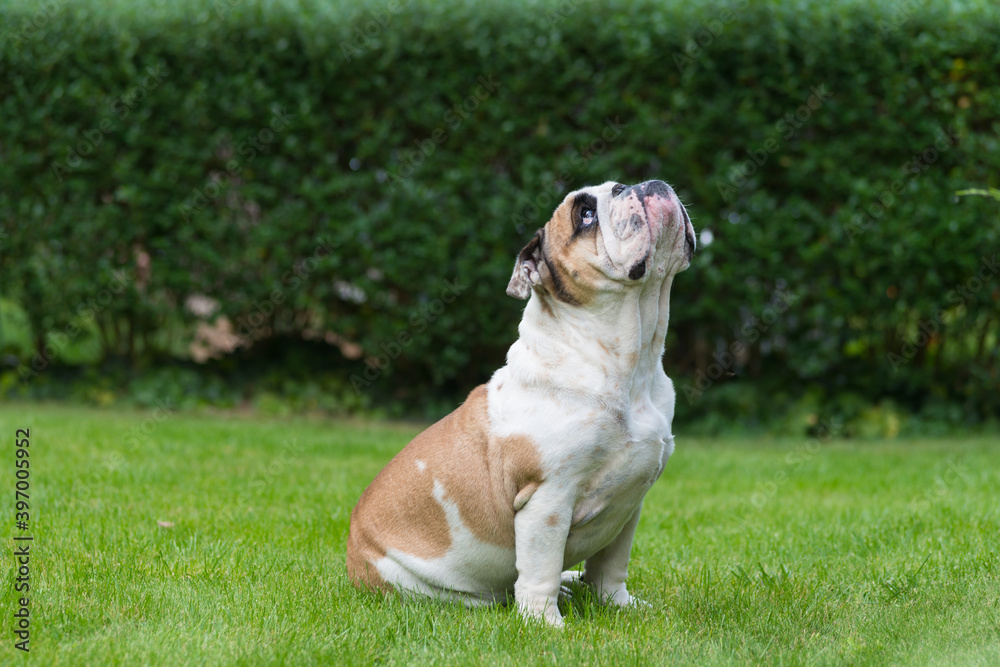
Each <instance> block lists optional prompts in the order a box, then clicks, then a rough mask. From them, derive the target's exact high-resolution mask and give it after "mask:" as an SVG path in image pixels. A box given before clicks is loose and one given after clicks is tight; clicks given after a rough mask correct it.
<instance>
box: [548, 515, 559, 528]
mask: <svg viewBox="0 0 1000 667" xmlns="http://www.w3.org/2000/svg"><path fill="white" fill-rule="evenodd" d="M545 523H546V525H549V526H552V527H555V526H558V525H559V515H558V514H556V513H555V512H553V513H552V514H550V515H549V516H548V518H547V519H545Z"/></svg>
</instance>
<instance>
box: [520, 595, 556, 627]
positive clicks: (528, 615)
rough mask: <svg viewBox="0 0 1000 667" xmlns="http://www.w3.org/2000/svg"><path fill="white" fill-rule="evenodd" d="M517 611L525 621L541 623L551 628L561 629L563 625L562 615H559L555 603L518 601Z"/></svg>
mask: <svg viewBox="0 0 1000 667" xmlns="http://www.w3.org/2000/svg"><path fill="white" fill-rule="evenodd" d="M517 610H518V612H520V614H521V616H522V617H523V618H524V619H525V620H526V621H528V620H537V621H542V622H544V623H545V624H546V625H548V626H549V627H552V628H562V627H563V626H564V625H565V622H564V621H563V617H562V614H560V613H559V607H557V606H556V604H555V602H550V601H548V600H540V601H537V602H529V601H522V600H518V602H517Z"/></svg>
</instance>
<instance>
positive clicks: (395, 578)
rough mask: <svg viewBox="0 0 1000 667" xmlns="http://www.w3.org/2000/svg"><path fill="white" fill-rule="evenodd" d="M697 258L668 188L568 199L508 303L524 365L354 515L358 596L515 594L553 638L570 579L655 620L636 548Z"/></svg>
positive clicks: (488, 390)
mask: <svg viewBox="0 0 1000 667" xmlns="http://www.w3.org/2000/svg"><path fill="white" fill-rule="evenodd" d="M694 249H695V234H694V227H693V226H692V224H691V219H690V218H689V217H688V213H687V211H686V210H685V208H684V206H683V205H682V204H681V202H680V200H679V199H678V198H677V195H676V194H675V193H674V191H673V189H672V188H671V187H670V186H669V185H667V184H666V183H664V182H663V181H658V180H653V181H646V182H643V183H639V184H637V185H631V186H628V185H623V184H621V183H615V182H607V183H604V184H603V185H598V186H594V187H586V188H583V189H580V190H577V191H575V192H571V193H570V194H568V195H567V196H566V198H565V199H564V200H563V201H562V203H561V204H560V205H559V206H558V207H557V208H556V210H555V213H554V214H553V215H552V218H551V220H549V221H548V222H547V223H546V224H545V225H544V226H543V227H542V228H541V229H539V230H538V231H537V232H536V233H535V235H534V237H533V238H532V239H531V241H530V242H529V243H528V244H527V245H526V246H525V247H524V249H523V250H521V252H520V254H519V255H518V257H517V261H516V262H515V264H514V272H513V275H512V276H511V279H510V283H509V284H508V286H507V294H509V295H510V296H513V297H516V298H518V299H528V303H527V305H526V306H525V309H524V313H523V317H522V319H521V323H520V325H519V327H518V333H519V337H518V340H517V341H516V342H515V343H514V344H513V345H512V346H511V348H510V350H509V352H508V354H507V364H506V365H505V366H504V367H503V368H501V369H500V370H498V371H496V372H495V373H494V374H493V376H492V378H491V379H490V381H489V382H488V383H487V384H485V385H481V386H479V387H477V388H476V389H474V390H473V391H472V393H470V394H469V396H468V398H467V399H466V401H465V402H464V403H463V404H462V405H461V406H459V407H458V408H457V409H456V410H455V411H454V412H452V413H451V414H449V415H448V416H447V417H445V418H443V419H442V420H441V421H439V422H437V423H436V424H434V425H433V426H431V427H430V428H428V429H427V430H426V431H424V432H423V433H421V434H420V435H418V436H417V437H416V438H414V439H413V441H412V442H410V443H409V444H408V445H407V446H406V447H405V448H404V449H403V450H402V451H401V452H400V453H399V454H398V455H397V456H396V457H395V458H393V459H392V461H390V462H389V464H388V465H386V467H385V468H384V469H383V470H382V471H381V472H380V473H379V474H378V476H377V477H376V478H375V480H374V481H373V482H372V483H371V485H370V486H368V488H367V489H366V490H365V491H364V493H363V494H362V495H361V498H360V500H359V501H358V504H357V506H356V507H355V508H354V510H353V511H352V512H351V524H350V532H349V535H348V542H347V571H348V574H349V576H350V578H351V579H352V581H353V582H354V583H355V585H357V586H359V587H362V588H370V589H377V590H382V591H387V592H388V591H392V590H395V591H398V592H400V593H403V594H405V595H421V596H431V597H436V598H443V599H450V600H457V601H461V602H463V603H465V604H467V605H470V606H478V605H487V604H494V603H501V602H505V601H506V600H507V599H508V595H509V594H510V593H511V592H513V597H514V601H515V602H516V605H517V608H518V610H519V611H520V613H521V614H522V615H523V616H525V617H526V618H535V619H541V620H544V621H545V622H546V623H548V624H550V625H553V626H562V625H563V619H562V615H561V614H560V612H559V609H558V606H557V601H558V597H559V594H560V591H562V590H565V589H564V587H563V584H564V583H566V582H567V581H568V580H570V579H580V580H582V581H583V582H585V583H586V584H589V585H590V586H592V587H593V588H594V590H595V591H596V592H597V594H598V595H599V596H600V598H601V599H602V600H604V601H606V602H608V603H610V604H614V605H621V606H626V605H630V604H635V603H639V602H640V601H639V600H637V598H635V597H633V596H632V595H631V594H630V593H629V591H628V589H627V588H626V586H625V579H626V576H627V566H628V561H629V556H630V553H631V550H632V539H633V535H634V533H635V529H636V524H637V523H638V521H639V512H640V511H641V509H642V501H643V497H644V496H645V495H646V492H647V491H648V490H649V488H650V487H651V486H652V484H653V482H655V481H656V480H657V479H658V478H659V476H660V474H661V473H662V472H663V467H664V465H665V464H666V463H667V459H668V458H669V457H670V455H671V454H672V453H673V450H674V438H673V434H672V431H671V421H672V420H673V416H674V388H673V383H672V382H671V381H670V379H669V378H668V377H667V375H666V373H664V371H663V363H662V356H663V345H664V342H663V341H664V336H665V335H666V333H667V319H668V315H669V310H670V286H671V283H672V282H673V278H674V276H675V275H676V274H677V273H679V272H680V271H683V270H684V269H686V268H687V267H688V266H689V265H690V263H691V257H692V254H693V252H694ZM581 562H583V563H584V570H583V572H582V574H581V573H578V572H564V570H565V569H567V568H570V567H573V566H574V565H576V564H578V563H581Z"/></svg>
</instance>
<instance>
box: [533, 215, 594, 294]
mask: <svg viewBox="0 0 1000 667" xmlns="http://www.w3.org/2000/svg"><path fill="white" fill-rule="evenodd" d="M575 229H576V223H575V222H574V221H573V202H572V200H571V199H570V198H569V197H567V199H566V200H565V201H564V202H563V203H562V204H560V205H559V208H557V209H556V211H555V213H553V214H552V219H551V220H549V221H548V222H547V223H546V224H545V235H544V238H543V239H542V248H541V250H542V257H543V258H544V261H543V262H542V268H543V269H544V271H540V274H541V276H542V283H543V284H544V285H545V287H546V288H548V290H549V291H550V292H551V293H552V295H553V296H555V297H556V298H557V299H559V300H560V301H565V302H566V303H570V304H574V305H586V304H587V303H589V302H590V301H591V300H592V299H593V298H594V295H595V294H596V293H597V292H598V288H599V285H600V284H601V281H602V280H604V279H605V278H604V276H603V275H602V274H601V272H600V271H598V270H597V269H596V268H594V267H593V266H592V265H591V261H590V260H591V259H592V258H593V257H595V256H596V255H597V238H596V234H598V233H600V231H599V230H595V232H596V233H594V234H585V235H574V231H575Z"/></svg>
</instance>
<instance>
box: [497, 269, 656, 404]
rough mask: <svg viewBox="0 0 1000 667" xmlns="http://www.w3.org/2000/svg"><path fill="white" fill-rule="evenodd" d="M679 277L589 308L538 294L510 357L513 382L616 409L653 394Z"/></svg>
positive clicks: (610, 297) (527, 310) (650, 283)
mask: <svg viewBox="0 0 1000 667" xmlns="http://www.w3.org/2000/svg"><path fill="white" fill-rule="evenodd" d="M672 282H673V276H672V275H668V276H666V277H665V278H663V279H661V280H650V281H647V282H646V283H644V284H643V285H642V286H641V287H637V288H633V289H629V290H628V291H627V292H626V293H625V294H624V295H601V297H599V299H598V300H597V301H596V302H595V303H593V304H590V305H588V307H586V308H582V307H579V306H570V305H568V304H564V303H561V302H558V301H556V300H555V299H554V298H552V297H551V296H548V295H546V294H542V293H538V292H534V293H533V294H532V295H531V298H530V299H529V301H528V304H527V306H526V307H525V309H524V316H523V318H522V320H521V324H520V326H519V328H518V331H519V334H520V337H519V338H518V340H517V341H516V342H515V343H514V344H513V345H512V346H511V348H510V351H509V352H508V353H507V366H506V367H505V368H507V369H508V373H509V376H510V377H512V378H514V379H515V381H518V382H520V383H522V384H523V385H524V387H525V388H526V389H529V390H530V389H532V388H539V389H543V390H545V389H551V388H557V389H559V390H563V391H569V392H572V393H579V394H584V395H588V396H591V397H593V398H594V399H595V400H597V401H599V402H601V403H605V404H613V405H626V404H629V403H632V402H634V401H635V400H636V399H637V398H639V396H641V395H643V394H647V395H648V393H649V391H650V389H651V385H652V382H653V378H654V375H655V374H656V373H660V374H662V373H663V366H662V361H661V358H662V356H663V346H664V338H665V337H666V333H667V321H668V319H669V313H670V286H671V283H672Z"/></svg>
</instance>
